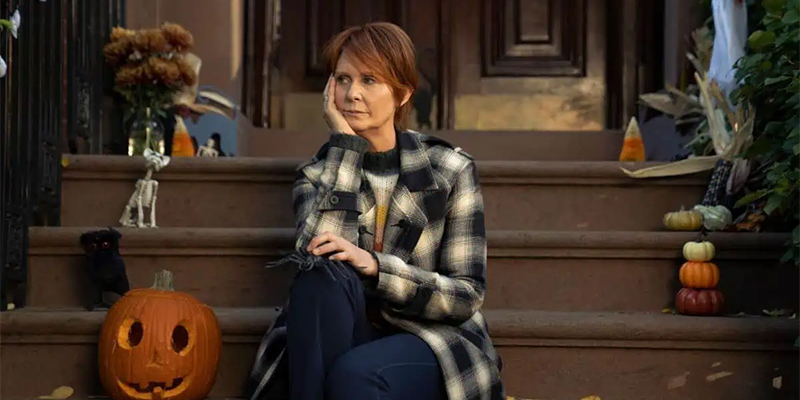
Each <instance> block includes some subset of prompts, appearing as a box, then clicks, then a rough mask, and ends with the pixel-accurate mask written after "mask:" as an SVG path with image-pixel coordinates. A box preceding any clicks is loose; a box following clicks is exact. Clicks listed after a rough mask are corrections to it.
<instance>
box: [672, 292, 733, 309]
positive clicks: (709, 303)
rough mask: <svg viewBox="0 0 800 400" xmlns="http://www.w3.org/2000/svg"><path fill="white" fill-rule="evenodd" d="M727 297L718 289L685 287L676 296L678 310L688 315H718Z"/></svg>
mask: <svg viewBox="0 0 800 400" xmlns="http://www.w3.org/2000/svg"><path fill="white" fill-rule="evenodd" d="M724 304H725V298H724V297H723V296H722V293H721V292H720V291H719V290H716V289H692V288H683V289H681V290H680V291H679V292H678V294H677V295H676V296H675V305H676V306H677V307H678V312H679V313H681V314H686V315H718V314H720V313H721V312H722V307H723V305H724Z"/></svg>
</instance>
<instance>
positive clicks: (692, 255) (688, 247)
mask: <svg viewBox="0 0 800 400" xmlns="http://www.w3.org/2000/svg"><path fill="white" fill-rule="evenodd" d="M716 251H717V249H716V247H714V244H713V243H711V242H706V241H701V242H686V243H685V244H684V245H683V258H685V259H686V260H688V261H698V262H705V261H711V260H712V259H714V256H715V255H716V254H717V253H716Z"/></svg>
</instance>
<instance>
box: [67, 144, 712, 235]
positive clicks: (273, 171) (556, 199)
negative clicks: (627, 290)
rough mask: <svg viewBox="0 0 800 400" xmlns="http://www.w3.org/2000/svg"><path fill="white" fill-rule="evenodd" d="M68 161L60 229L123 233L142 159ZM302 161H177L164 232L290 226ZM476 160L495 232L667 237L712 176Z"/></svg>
mask: <svg viewBox="0 0 800 400" xmlns="http://www.w3.org/2000/svg"><path fill="white" fill-rule="evenodd" d="M65 159H66V161H65V164H66V165H67V166H66V167H64V169H63V174H62V189H61V190H62V191H61V202H62V206H61V210H62V211H61V218H62V219H61V224H62V226H118V225H119V222H118V221H119V218H120V216H121V215H122V210H123V209H124V207H125V205H126V204H127V202H128V199H129V198H130V196H131V194H132V193H133V188H134V183H135V182H136V180H137V179H140V178H142V177H143V176H144V160H143V159H141V158H132V157H125V156H102V157H97V156H74V155H73V156H67V157H66V158H65ZM303 161H304V159H288V158H281V159H268V158H265V159H260V158H218V159H198V158H173V159H172V161H171V162H170V164H169V165H168V166H167V167H166V168H165V169H163V170H162V171H160V172H158V173H156V174H154V175H153V178H154V179H156V180H158V181H159V183H160V185H159V189H158V205H157V210H158V215H157V222H158V226H160V227H213V228H223V227H226V228H227V227H229V228H264V227H292V226H294V222H293V215H292V212H291V210H292V191H291V190H292V182H293V181H294V179H295V176H296V172H295V169H296V167H297V166H298V165H299V164H301V163H302V162H303ZM476 163H477V166H478V172H479V174H480V179H481V186H482V191H483V197H484V207H485V211H486V218H487V220H486V226H487V228H488V229H535V230H580V231H655V230H660V229H661V228H662V217H663V215H664V213H666V212H669V211H674V210H678V209H680V208H681V207H686V208H691V207H692V206H693V205H694V204H697V203H699V202H700V201H701V200H702V199H703V193H704V191H705V188H706V185H707V183H708V180H709V174H704V173H700V174H695V175H691V176H686V177H675V178H663V179H662V178H659V179H640V180H637V179H632V178H629V177H627V176H626V175H625V174H624V173H623V172H622V170H620V163H619V162H612V161H608V162H607V161H590V162H577V161H575V162H562V161H552V162H544V161H486V160H478V161H476ZM657 164H659V163H644V164H641V165H638V166H637V165H630V166H629V167H630V168H638V167H640V166H652V165H657ZM279 210H280V211H279Z"/></svg>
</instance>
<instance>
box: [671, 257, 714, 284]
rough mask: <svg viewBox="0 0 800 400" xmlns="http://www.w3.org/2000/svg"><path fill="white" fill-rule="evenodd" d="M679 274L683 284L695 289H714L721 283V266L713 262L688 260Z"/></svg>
mask: <svg viewBox="0 0 800 400" xmlns="http://www.w3.org/2000/svg"><path fill="white" fill-rule="evenodd" d="M678 276H679V278H680V280H681V284H683V286H684V287H687V288H693V289H713V288H715V287H717V284H718V283H719V268H717V265H716V264H714V263H712V262H700V261H687V262H685V263H683V265H682V266H681V269H680V271H678Z"/></svg>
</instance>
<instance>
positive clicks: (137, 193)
mask: <svg viewBox="0 0 800 400" xmlns="http://www.w3.org/2000/svg"><path fill="white" fill-rule="evenodd" d="M144 158H145V160H147V163H146V164H145V167H146V168H147V173H146V174H145V176H144V179H139V180H137V181H136V189H135V190H134V191H133V194H132V195H131V198H130V199H128V205H126V206H125V211H123V212H122V217H120V219H119V223H120V224H122V226H125V227H138V228H158V226H156V195H157V194H158V181H157V180H155V179H152V176H153V172H158V171H160V170H161V169H162V168H164V167H166V166H167V164H169V160H170V157H169V156H165V155H162V154H160V153H157V152H155V151H153V150H151V149H149V148H148V149H145V151H144ZM134 209H135V210H136V221H135V222H134V220H133V218H132V216H131V212H132V210H134ZM144 209H148V210H149V211H150V221H149V223H145V222H144V220H145V218H144V212H145V211H144Z"/></svg>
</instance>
